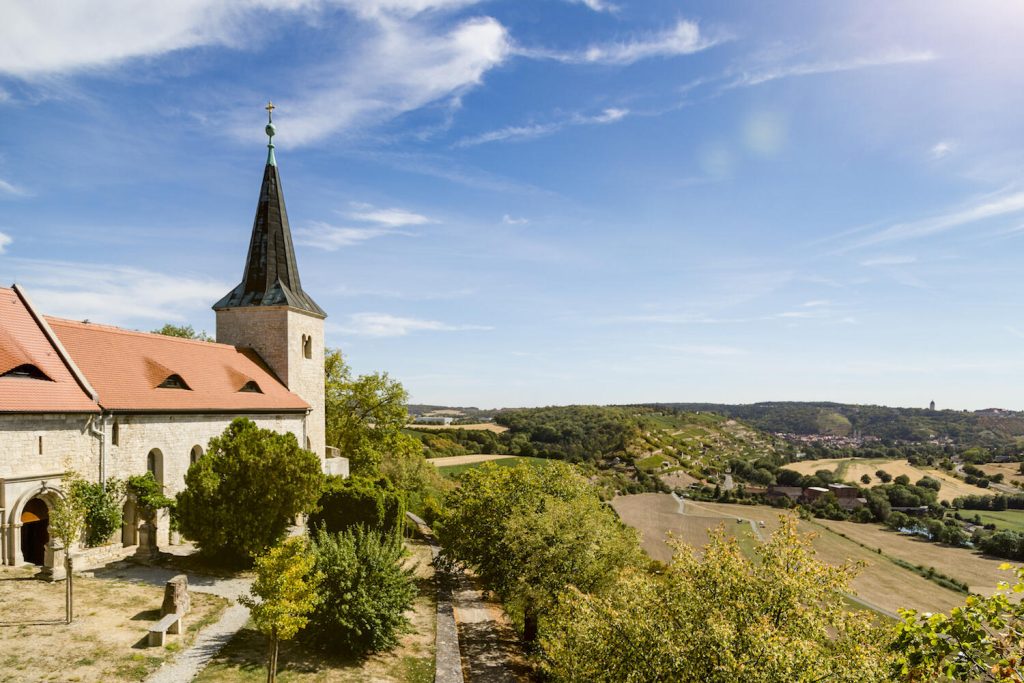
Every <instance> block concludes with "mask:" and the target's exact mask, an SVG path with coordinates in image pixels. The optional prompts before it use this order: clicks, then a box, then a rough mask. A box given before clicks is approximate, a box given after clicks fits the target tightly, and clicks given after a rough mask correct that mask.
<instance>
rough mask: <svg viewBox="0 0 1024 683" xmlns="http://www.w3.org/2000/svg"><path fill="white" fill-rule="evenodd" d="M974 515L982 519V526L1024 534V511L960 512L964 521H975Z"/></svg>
mask: <svg viewBox="0 0 1024 683" xmlns="http://www.w3.org/2000/svg"><path fill="white" fill-rule="evenodd" d="M974 515H978V516H979V517H981V522H982V524H995V525H996V528H997V529H1009V530H1010V531H1020V532H1024V510H1001V511H998V512H996V511H985V510H960V516H961V517H963V518H964V519H974Z"/></svg>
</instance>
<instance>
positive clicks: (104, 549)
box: [71, 543, 138, 572]
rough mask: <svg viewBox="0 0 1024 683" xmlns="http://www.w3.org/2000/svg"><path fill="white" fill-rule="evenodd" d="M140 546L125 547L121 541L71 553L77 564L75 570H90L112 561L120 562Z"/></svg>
mask: <svg viewBox="0 0 1024 683" xmlns="http://www.w3.org/2000/svg"><path fill="white" fill-rule="evenodd" d="M136 548H138V546H134V545H131V546H128V547H127V548H126V547H124V545H123V544H121V543H111V544H110V545H101V546H99V547H97V548H80V549H78V550H76V551H75V552H73V553H72V554H71V559H72V560H73V561H74V564H75V571H76V572H82V571H89V570H91V569H97V568H99V567H102V566H104V565H107V564H110V563H111V562H118V561H120V560H123V559H125V558H128V557H131V556H132V555H133V554H135V550H136Z"/></svg>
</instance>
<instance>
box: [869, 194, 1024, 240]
mask: <svg viewBox="0 0 1024 683" xmlns="http://www.w3.org/2000/svg"><path fill="white" fill-rule="evenodd" d="M1021 211H1024V192H1004V193H1001V194H996V195H989V196H987V197H984V198H982V199H981V200H978V201H976V202H975V203H972V204H968V205H965V206H962V207H960V208H957V209H954V210H952V211H949V212H948V213H944V214H939V215H936V216H932V217H930V218H925V219H923V220H919V221H910V222H906V223H896V224H894V225H891V226H889V227H887V228H885V229H883V230H879V231H878V232H875V233H874V234H871V235H868V236H866V237H863V238H861V239H860V240H858V241H856V242H854V243H853V244H851V245H850V248H859V247H866V246H871V245H875V244H882V243H885V242H896V241H903V240H911V239H918V238H922V237H930V236H932V235H937V234H940V233H944V232H949V231H950V230H955V229H957V228H962V227H965V226H968V225H973V224H975V223H979V222H981V221H985V220H989V219H993V218H999V217H1002V216H1010V215H1013V214H1016V213H1020V212H1021Z"/></svg>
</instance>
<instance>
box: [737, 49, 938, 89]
mask: <svg viewBox="0 0 1024 683" xmlns="http://www.w3.org/2000/svg"><path fill="white" fill-rule="evenodd" d="M934 59H937V55H936V54H935V53H934V52H930V51H927V50H920V51H910V50H902V49H897V50H889V51H886V52H882V53H879V54H875V55H865V56H860V57H853V58H850V59H834V60H822V61H816V62H802V63H796V64H782V65H776V66H769V67H764V68H760V69H753V70H750V71H744V72H743V73H741V74H740V75H738V76H735V77H734V78H732V80H730V81H729V82H728V83H726V84H725V85H724V86H723V89H725V90H728V89H731V88H744V87H750V86H755V85H761V84H762V83H769V82H771V81H777V80H779V79H782V78H793V77H796V76H815V75H818V74H829V73H838V72H842V71H858V70H860V69H871V68H876V67H882V66H893V65H897V64H919V63H922V62H930V61H932V60H934Z"/></svg>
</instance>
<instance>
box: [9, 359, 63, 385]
mask: <svg viewBox="0 0 1024 683" xmlns="http://www.w3.org/2000/svg"><path fill="white" fill-rule="evenodd" d="M0 377H20V378H22V379H40V380H43V381H45V382H52V381H53V380H52V379H50V377H49V376H47V374H46V373H45V372H43V371H42V370H40V369H39V368H38V367H37V366H35V365H32V364H31V363H22V364H21V365H18V366H16V367H13V368H11V369H10V370H8V371H6V372H3V373H0Z"/></svg>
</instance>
